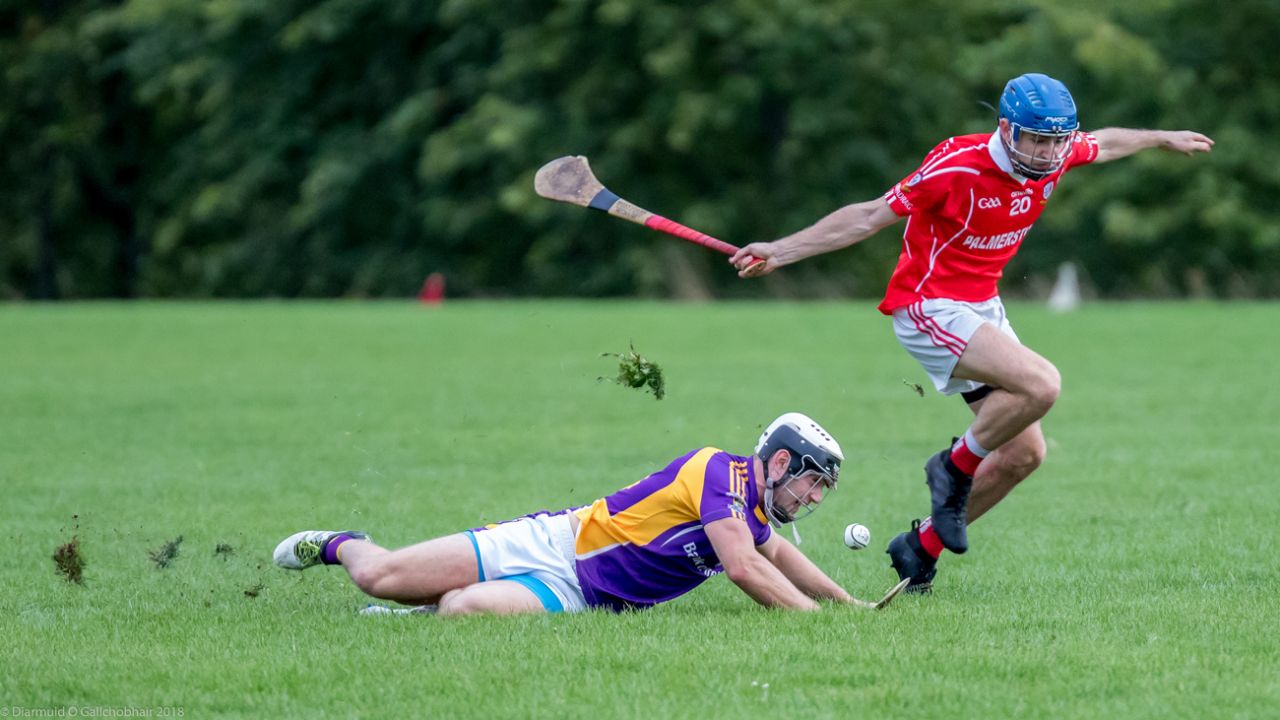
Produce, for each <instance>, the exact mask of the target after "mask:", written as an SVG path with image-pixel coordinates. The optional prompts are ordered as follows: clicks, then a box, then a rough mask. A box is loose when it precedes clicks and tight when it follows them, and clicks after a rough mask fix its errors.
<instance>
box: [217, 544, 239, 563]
mask: <svg viewBox="0 0 1280 720" xmlns="http://www.w3.org/2000/svg"><path fill="white" fill-rule="evenodd" d="M235 554H236V549H235V548H233V547H231V546H230V545H228V544H226V543H218V546H217V547H215V548H214V549H213V555H214V557H221V558H222V559H223V560H226V559H227V558H229V557H231V556H232V555H235Z"/></svg>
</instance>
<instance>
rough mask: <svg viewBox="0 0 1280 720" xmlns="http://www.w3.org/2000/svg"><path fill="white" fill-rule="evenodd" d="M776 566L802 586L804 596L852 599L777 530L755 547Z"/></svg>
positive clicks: (799, 586)
mask: <svg viewBox="0 0 1280 720" xmlns="http://www.w3.org/2000/svg"><path fill="white" fill-rule="evenodd" d="M756 550H757V551H759V553H760V554H761V555H763V556H764V557H765V559H767V560H768V561H769V562H770V563H772V564H773V566H774V567H776V568H778V570H779V571H780V572H781V573H782V574H783V575H785V576H787V579H788V580H790V581H791V582H792V584H794V585H795V586H796V587H797V588H799V589H800V591H801V592H803V593H804V594H805V595H808V596H809V597H811V598H815V599H817V600H835V601H836V602H842V603H848V602H853V597H852V596H850V595H849V593H847V592H845V590H844V588H842V587H840V586H839V585H837V584H836V581H835V580H832V579H831V578H829V577H827V574H826V573H824V572H822V569H821V568H819V567H818V566H817V565H815V564H814V562H813V561H812V560H810V559H809V558H807V557H805V554H804V553H802V552H800V550H799V549H798V548H797V547H796V546H795V545H792V544H791V543H789V542H787V541H786V539H785V538H783V537H781V536H780V535H778V534H777V533H773V534H772V535H770V536H769V539H768V540H766V541H765V543H764V544H763V545H761V546H760V547H758V548H756Z"/></svg>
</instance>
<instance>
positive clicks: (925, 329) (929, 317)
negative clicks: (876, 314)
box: [893, 297, 1018, 395]
mask: <svg viewBox="0 0 1280 720" xmlns="http://www.w3.org/2000/svg"><path fill="white" fill-rule="evenodd" d="M983 323H990V324H992V325H994V326H995V327H996V328H998V329H999V330H1000V332H1002V333H1004V334H1005V335H1008V336H1009V337H1011V338H1013V339H1014V341H1015V342H1018V336H1017V334H1016V333H1014V332H1013V326H1012V325H1010V324H1009V318H1008V317H1007V316H1006V315H1005V311H1004V303H1002V302H1000V298H999V297H993V298H991V299H990V300H987V301H985V302H980V303H967V302H960V301H958V300H921V301H919V302H917V303H914V304H911V305H908V306H906V307H902V308H898V309H897V310H894V311H893V332H894V333H895V334H896V335H897V336H898V342H900V343H902V347H904V348H906V350H907V352H909V353H911V357H913V358H915V359H916V361H917V362H919V363H920V365H921V366H923V367H924V371H925V372H926V373H928V374H929V379H930V380H932V381H933V386H934V387H935V388H937V389H938V392H940V393H942V394H943V395H955V394H956V393H964V392H970V391H973V390H977V389H978V388H980V387H982V386H983V384H982V383H980V382H975V381H973V380H961V379H959V378H952V377H951V373H952V372H953V371H954V370H955V369H956V362H957V361H958V360H960V355H961V354H963V353H964V349H965V347H966V346H968V344H969V339H970V338H972V337H973V334H974V333H975V332H977V331H978V328H980V327H982V324H983Z"/></svg>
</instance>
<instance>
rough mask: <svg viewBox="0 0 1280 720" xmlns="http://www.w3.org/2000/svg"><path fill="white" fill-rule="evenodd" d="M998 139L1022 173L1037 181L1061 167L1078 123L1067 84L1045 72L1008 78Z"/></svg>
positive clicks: (1001, 97) (1010, 160)
mask: <svg viewBox="0 0 1280 720" xmlns="http://www.w3.org/2000/svg"><path fill="white" fill-rule="evenodd" d="M1000 118H1001V119H1002V120H1007V121H1008V125H1009V129H1008V132H1005V131H1004V129H1003V128H1001V130H1000V131H999V132H1000V142H1001V143H1002V144H1003V145H1004V149H1005V151H1006V152H1007V153H1008V155H1009V162H1010V163H1012V165H1013V167H1014V169H1015V170H1017V171H1018V172H1019V173H1021V174H1022V175H1025V176H1026V177H1029V178H1031V179H1032V180H1039V179H1041V178H1043V177H1045V176H1047V175H1050V174H1052V173H1055V172H1057V171H1058V170H1060V169H1062V166H1063V164H1064V163H1065V162H1066V160H1067V156H1068V155H1069V154H1070V152H1071V141H1072V139H1073V138H1074V137H1075V133H1076V130H1077V129H1078V128H1079V127H1080V122H1079V120H1078V118H1077V116H1076V103H1075V100H1074V99H1072V97H1071V92H1070V91H1069V90H1067V86H1066V85H1063V84H1062V83H1061V82H1059V81H1057V80H1054V79H1053V78H1051V77H1049V76H1048V75H1041V74H1039V73H1027V74H1026V75H1020V76H1018V77H1016V78H1014V79H1012V80H1010V81H1009V83H1008V84H1007V85H1005V87H1004V92H1003V93H1001V95H1000Z"/></svg>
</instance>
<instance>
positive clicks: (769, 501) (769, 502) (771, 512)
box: [764, 467, 803, 545]
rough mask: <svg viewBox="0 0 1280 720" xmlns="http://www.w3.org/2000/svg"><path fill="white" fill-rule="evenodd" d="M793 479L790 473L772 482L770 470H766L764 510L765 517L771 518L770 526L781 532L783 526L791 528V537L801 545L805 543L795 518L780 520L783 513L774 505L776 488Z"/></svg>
mask: <svg viewBox="0 0 1280 720" xmlns="http://www.w3.org/2000/svg"><path fill="white" fill-rule="evenodd" d="M792 477H793V476H792V474H791V473H789V472H788V473H786V474H785V475H783V476H782V477H780V478H778V479H777V480H771V479H770V478H769V468H767V467H766V468H765V480H764V509H765V515H768V516H769V524H770V525H772V526H773V527H774V528H775V529H777V530H781V529H782V526H783V524H787V525H790V526H791V537H793V538H795V541H796V544H797V545H799V544H800V543H801V542H803V541H802V540H801V539H800V530H799V529H798V528H797V527H796V523H795V522H794V520H795V518H789V519H787V520H782V519H780V518H779V517H778V516H779V515H783V512H782V510H781V509H780V508H778V507H777V506H776V505H774V504H773V490H774V488H775V487H777V486H778V485H781V484H783V483H785V482H786V481H788V480H790V479H791V478H792Z"/></svg>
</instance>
